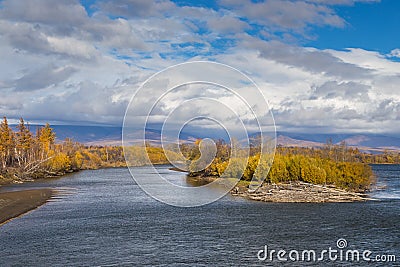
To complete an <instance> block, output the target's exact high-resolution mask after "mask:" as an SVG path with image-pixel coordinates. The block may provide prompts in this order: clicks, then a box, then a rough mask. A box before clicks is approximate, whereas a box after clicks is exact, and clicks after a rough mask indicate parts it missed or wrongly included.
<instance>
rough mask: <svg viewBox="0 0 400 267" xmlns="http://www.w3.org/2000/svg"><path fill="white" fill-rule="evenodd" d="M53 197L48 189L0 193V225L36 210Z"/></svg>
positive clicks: (53, 193) (51, 191) (52, 192)
mask: <svg viewBox="0 0 400 267" xmlns="http://www.w3.org/2000/svg"><path fill="white" fill-rule="evenodd" d="M54 195H55V191H54V190H52V189H48V188H44V189H31V190H23V191H15V192H4V193H0V224H3V223H5V222H7V221H8V220H11V219H13V218H15V217H18V216H20V215H22V214H24V213H27V212H28V211H30V210H33V209H36V208H37V207H39V206H41V205H43V204H45V203H46V202H47V201H48V200H49V199H50V198H51V197H52V196H54Z"/></svg>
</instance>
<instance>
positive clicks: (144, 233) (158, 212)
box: [0, 165, 400, 266]
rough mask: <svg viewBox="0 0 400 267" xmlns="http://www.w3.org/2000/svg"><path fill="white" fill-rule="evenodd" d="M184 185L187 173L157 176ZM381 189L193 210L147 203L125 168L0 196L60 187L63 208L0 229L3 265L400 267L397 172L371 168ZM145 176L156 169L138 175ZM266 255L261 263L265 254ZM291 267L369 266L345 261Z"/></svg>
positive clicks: (236, 201) (53, 206)
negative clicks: (380, 258) (328, 252)
mask: <svg viewBox="0 0 400 267" xmlns="http://www.w3.org/2000/svg"><path fill="white" fill-rule="evenodd" d="M157 168H158V169H159V170H160V171H162V172H163V173H164V174H165V175H166V176H168V177H169V178H168V179H171V180H173V181H175V182H176V183H178V184H185V183H186V178H185V174H184V173H180V172H174V171H170V170H168V167H167V166H159V167H157ZM373 169H374V171H375V173H376V174H377V176H378V181H379V182H378V184H379V186H385V188H382V189H380V190H377V191H374V192H373V193H372V197H374V198H377V199H378V200H377V201H368V202H363V203H309V204H307V203H286V204H285V203H262V202H255V201H248V200H244V199H241V198H238V197H232V196H229V195H228V196H225V197H224V198H222V199H220V200H218V201H217V202H214V203H212V204H210V205H206V206H202V207H196V208H178V207H173V206H168V205H166V204H163V203H160V202H158V201H156V200H153V199H152V198H150V197H149V196H147V195H146V194H145V193H144V192H143V191H142V190H141V189H140V188H139V187H138V185H136V184H135V182H134V181H133V179H132V178H131V176H130V174H129V172H128V170H127V169H124V168H120V169H102V170H93V171H82V172H79V173H74V174H71V175H67V176H65V177H62V178H58V179H48V180H40V181H37V182H33V183H26V184H21V185H13V186H7V187H3V188H1V189H0V190H2V191H4V190H22V189H28V188H29V189H31V188H42V187H46V188H56V189H61V190H62V191H63V192H64V193H66V194H63V195H62V196H61V197H60V198H59V199H54V200H52V201H51V202H49V203H47V204H45V205H43V206H41V207H40V208H38V209H36V210H34V211H32V212H29V213H28V214H26V215H24V216H22V217H19V218H16V219H14V220H12V221H10V222H9V223H6V224H4V225H2V226H0V266H270V265H275V264H276V265H277V266H278V265H280V264H281V263H282V262H279V261H278V260H277V259H276V258H274V259H273V260H272V261H270V260H269V259H266V260H264V261H262V260H260V259H258V257H257V254H259V252H260V250H263V249H264V251H265V246H266V245H267V246H268V248H269V249H270V250H272V249H274V250H279V249H283V250H286V251H290V250H298V251H302V250H316V251H321V250H323V249H328V248H329V247H332V248H336V249H337V240H338V239H340V238H343V239H345V240H346V241H347V247H346V248H347V249H357V250H360V251H364V250H371V251H372V255H395V256H396V261H397V262H396V263H385V264H386V265H382V263H381V264H379V263H378V262H375V263H370V264H369V265H368V266H392V265H393V266H395V264H398V265H397V266H400V165H374V166H373ZM141 171H143V173H148V172H151V169H149V168H147V167H142V168H141ZM263 254H264V252H263V251H262V253H261V254H259V256H260V255H263ZM286 265H287V266H291V265H293V266H305V265H310V266H311V265H313V266H315V265H319V266H327V265H331V266H338V265H340V266H354V265H359V266H364V265H365V262H358V263H357V262H354V261H353V262H349V261H347V260H342V261H338V260H336V261H332V260H329V259H324V261H321V262H305V261H303V262H293V261H289V262H286Z"/></svg>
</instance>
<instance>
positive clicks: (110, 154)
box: [0, 117, 400, 190]
mask: <svg viewBox="0 0 400 267" xmlns="http://www.w3.org/2000/svg"><path fill="white" fill-rule="evenodd" d="M200 143H201V140H200V139H198V140H197V141H196V142H194V143H182V144H179V145H175V146H171V147H169V148H167V149H163V148H162V147H159V146H157V145H151V144H150V143H146V145H145V146H144V147H140V146H131V147H126V148H125V153H124V149H123V148H122V147H121V146H85V145H83V144H81V143H78V142H75V141H73V140H72V139H69V138H67V139H65V140H63V141H57V142H56V134H55V132H54V131H53V129H52V128H51V126H50V125H49V124H48V123H47V124H46V125H45V126H42V127H37V128H36V131H35V133H33V132H32V131H31V129H30V126H29V124H27V123H25V121H24V120H23V119H22V118H21V119H20V121H19V124H18V125H17V126H16V127H15V129H13V128H12V127H10V126H9V124H8V121H7V118H6V117H4V118H3V120H2V121H1V124H0V183H1V182H4V181H10V180H25V179H36V178H45V177H52V176H59V175H63V174H65V173H69V172H74V171H79V170H82V169H97V168H103V167H126V161H125V156H127V157H128V158H127V159H128V162H129V165H131V166H142V165H146V164H149V163H152V164H169V163H170V161H171V160H172V161H180V162H186V164H188V165H189V166H188V167H189V170H194V169H196V171H191V172H190V173H189V175H193V176H197V175H200V176H215V177H235V178H241V179H242V180H251V178H252V177H253V176H254V175H255V176H256V177H258V178H260V179H265V181H266V182H270V183H277V182H287V181H305V182H310V183H317V184H333V185H336V186H338V187H341V188H348V189H352V190H364V189H366V188H368V186H369V185H370V184H371V183H372V182H373V174H372V171H371V168H370V166H369V165H368V164H371V163H391V164H392V163H397V164H400V153H394V152H388V151H385V152H384V153H381V154H369V153H364V152H361V151H360V150H359V149H357V148H353V147H348V146H347V145H346V144H345V143H344V142H342V143H340V144H338V145H335V144H332V142H331V141H328V142H327V144H326V145H325V146H324V147H322V148H302V147H282V146H278V147H277V148H276V152H275V155H274V160H273V161H272V158H273V157H272V155H270V156H268V155H267V156H264V157H263V158H261V156H260V155H261V154H260V145H259V142H257V141H255V142H253V143H251V145H250V149H246V148H241V147H240V144H239V143H238V142H237V141H235V140H234V141H233V142H232V144H227V143H226V142H225V141H223V140H216V141H215V144H216V155H215V158H214V159H213V161H212V162H211V164H209V165H208V166H207V167H206V168H205V169H204V170H202V171H200V172H199V171H197V170H198V168H196V165H198V164H200V165H201V164H202V163H201V162H199V161H198V159H199V158H200V156H201V153H200V149H199V146H200ZM232 147H237V148H238V149H236V150H235V153H232V151H233V150H232ZM246 151H249V153H246ZM203 152H204V151H203ZM229 163H230V164H231V166H232V167H230V168H227V167H228V165H229ZM203 165H204V164H203ZM257 166H259V167H258V168H256V167H257ZM260 169H261V170H263V171H264V172H259V170H260ZM268 169H270V171H269V172H268V173H267V172H265V170H268Z"/></svg>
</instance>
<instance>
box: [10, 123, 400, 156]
mask: <svg viewBox="0 0 400 267" xmlns="http://www.w3.org/2000/svg"><path fill="white" fill-rule="evenodd" d="M14 127H15V126H14ZM37 127H40V125H31V126H30V128H31V131H32V132H35V131H36V128H37ZM51 127H52V128H53V129H54V131H55V132H56V134H57V140H64V139H65V138H67V137H69V138H72V139H73V140H75V141H77V142H81V143H84V144H87V145H121V136H122V128H121V127H116V126H76V125H52V126H51ZM207 134H208V132H207ZM141 135H142V132H141V131H133V132H131V133H129V134H128V138H129V141H133V142H135V141H140V140H141V139H142V136H141ZM255 135H257V134H256V133H254V134H252V135H251V136H255ZM160 136H161V131H160V130H159V129H147V130H146V139H148V140H149V141H154V142H158V141H159V140H160ZM205 137H208V136H207V135H206V134H205V133H204V132H202V131H197V132H196V131H194V132H190V131H186V132H184V133H181V135H180V137H179V138H180V140H181V141H187V142H193V141H195V140H196V139H197V138H205ZM210 138H216V136H210ZM168 139H169V140H174V138H172V137H169V138H168ZM329 139H331V140H332V143H334V144H339V143H340V142H342V141H345V142H346V144H347V145H348V146H353V147H358V148H359V149H361V150H364V151H370V152H379V151H383V150H385V149H387V150H396V151H400V138H399V137H395V136H385V135H376V134H312V133H311V134H310V133H290V132H277V144H278V145H283V146H295V147H322V146H323V145H324V144H326V142H327V140H329ZM226 141H228V140H226Z"/></svg>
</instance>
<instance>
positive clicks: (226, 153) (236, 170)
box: [183, 140, 399, 192]
mask: <svg viewBox="0 0 400 267" xmlns="http://www.w3.org/2000/svg"><path fill="white" fill-rule="evenodd" d="M199 143H200V142H196V143H194V144H193V145H185V146H186V147H185V148H184V150H183V151H185V152H186V157H187V159H188V162H190V163H189V164H190V165H189V169H191V168H192V170H195V169H196V168H195V167H196V166H195V165H196V164H198V160H199V159H200V158H201V157H200V150H199ZM188 146H191V147H188ZM216 147H217V153H216V157H215V158H214V160H213V161H212V162H211V163H210V164H209V165H208V166H207V168H205V169H204V170H202V171H191V172H190V174H189V175H191V176H215V177H227V178H229V177H233V178H240V179H242V180H245V181H250V180H251V179H252V178H253V177H256V179H257V178H258V179H262V180H264V181H265V182H267V183H279V182H290V181H303V182H308V183H313V184H323V185H334V186H336V187H339V188H344V189H349V190H353V191H360V192H361V191H365V190H367V189H368V188H369V187H370V185H371V184H373V183H374V179H375V177H374V174H373V172H372V169H371V167H370V166H369V165H368V164H369V163H395V161H394V160H393V159H397V157H398V156H399V155H398V154H396V155H392V156H390V157H389V156H388V155H387V154H380V155H372V154H367V153H362V152H360V151H359V150H358V149H357V148H351V147H350V148H349V147H347V146H346V144H345V143H341V144H339V145H333V144H332V143H331V142H327V144H326V145H325V146H324V147H323V148H300V147H282V146H278V147H277V148H276V151H275V154H274V155H268V154H267V155H265V154H264V155H263V156H261V153H260V147H257V145H256V146H254V145H251V146H250V153H249V154H248V156H247V152H246V153H245V152H244V151H245V150H248V149H246V148H243V149H242V150H243V152H242V153H241V152H240V149H239V152H236V154H237V155H239V156H236V157H232V158H231V157H230V154H231V153H232V152H231V151H232V149H231V147H230V145H228V144H226V143H225V142H224V141H222V140H219V141H217V142H216ZM241 154H242V155H245V154H246V157H241V156H240V155H241ZM388 159H391V160H390V162H388ZM392 160H393V161H392ZM228 166H229V167H228ZM260 170H261V171H260ZM268 170H269V172H268Z"/></svg>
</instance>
